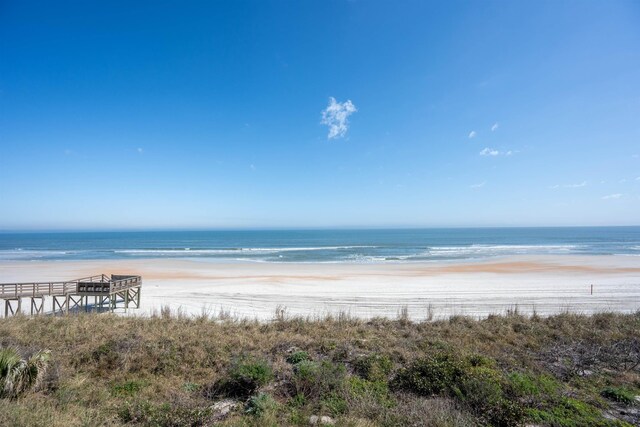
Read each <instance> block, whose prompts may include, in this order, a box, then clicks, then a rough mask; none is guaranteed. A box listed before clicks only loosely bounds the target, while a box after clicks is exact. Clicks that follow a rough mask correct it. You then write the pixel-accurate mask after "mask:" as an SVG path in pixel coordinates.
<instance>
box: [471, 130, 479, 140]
mask: <svg viewBox="0 0 640 427" xmlns="http://www.w3.org/2000/svg"><path fill="white" fill-rule="evenodd" d="M476 135H478V134H477V133H476V131H475V130H472V131H471V132H469V139H473V138H475V137H476Z"/></svg>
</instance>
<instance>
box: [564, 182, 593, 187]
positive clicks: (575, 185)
mask: <svg viewBox="0 0 640 427" xmlns="http://www.w3.org/2000/svg"><path fill="white" fill-rule="evenodd" d="M586 185H587V181H582V182H581V183H580V184H565V185H563V187H564V188H580V187H586Z"/></svg>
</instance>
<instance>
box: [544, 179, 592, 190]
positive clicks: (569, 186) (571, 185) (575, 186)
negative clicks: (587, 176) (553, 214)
mask: <svg viewBox="0 0 640 427" xmlns="http://www.w3.org/2000/svg"><path fill="white" fill-rule="evenodd" d="M586 186H587V181H582V182H580V183H578V184H563V185H560V184H556V185H552V186H551V187H549V188H551V189H554V190H555V189H556V188H561V187H562V188H580V187H586Z"/></svg>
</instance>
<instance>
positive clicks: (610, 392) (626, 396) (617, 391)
mask: <svg viewBox="0 0 640 427" xmlns="http://www.w3.org/2000/svg"><path fill="white" fill-rule="evenodd" d="M600 395H601V396H602V397H605V398H607V399H609V400H613V401H615V402H618V403H622V404H623V405H631V404H633V403H635V401H636V400H635V397H636V396H635V393H633V392H631V391H630V390H627V389H626V388H624V387H607V388H605V389H604V390H602V392H601V393H600Z"/></svg>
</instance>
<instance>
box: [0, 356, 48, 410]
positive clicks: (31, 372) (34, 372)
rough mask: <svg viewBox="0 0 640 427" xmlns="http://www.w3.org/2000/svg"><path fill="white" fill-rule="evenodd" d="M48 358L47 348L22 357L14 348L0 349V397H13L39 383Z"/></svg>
mask: <svg viewBox="0 0 640 427" xmlns="http://www.w3.org/2000/svg"><path fill="white" fill-rule="evenodd" d="M50 359H51V352H50V351H49V350H43V351H39V352H37V353H34V354H33V355H31V356H30V357H28V358H23V357H22V355H21V354H20V353H19V352H18V350H16V349H15V348H11V347H8V348H2V349H0V398H12V399H13V398H16V397H18V396H20V395H21V394H23V393H25V392H27V391H29V390H31V389H33V388H35V387H37V386H38V385H40V383H41V382H42V380H43V378H44V375H45V373H46V371H47V368H48V366H49V360H50Z"/></svg>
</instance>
